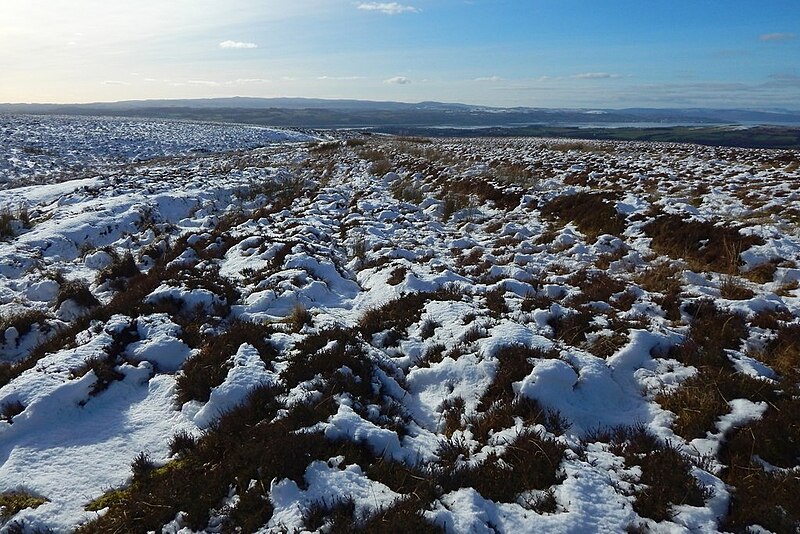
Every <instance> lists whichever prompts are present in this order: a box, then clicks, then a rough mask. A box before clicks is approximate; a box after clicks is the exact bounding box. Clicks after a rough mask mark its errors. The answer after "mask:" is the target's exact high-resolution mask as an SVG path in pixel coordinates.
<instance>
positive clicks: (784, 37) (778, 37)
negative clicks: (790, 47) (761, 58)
mask: <svg viewBox="0 0 800 534" xmlns="http://www.w3.org/2000/svg"><path fill="white" fill-rule="evenodd" d="M795 37H796V35H795V34H793V33H765V34H763V35H760V36H759V37H758V39H759V40H760V41H765V42H767V41H791V40H792V39H794V38H795Z"/></svg>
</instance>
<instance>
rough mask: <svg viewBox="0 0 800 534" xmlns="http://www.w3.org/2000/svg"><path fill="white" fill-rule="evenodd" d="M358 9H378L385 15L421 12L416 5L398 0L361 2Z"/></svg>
mask: <svg viewBox="0 0 800 534" xmlns="http://www.w3.org/2000/svg"><path fill="white" fill-rule="evenodd" d="M358 9H363V10H364V11H378V12H380V13H383V14H385V15H400V14H402V13H419V9H417V8H416V7H414V6H407V5H404V4H398V3H397V2H366V3H364V4H359V5H358Z"/></svg>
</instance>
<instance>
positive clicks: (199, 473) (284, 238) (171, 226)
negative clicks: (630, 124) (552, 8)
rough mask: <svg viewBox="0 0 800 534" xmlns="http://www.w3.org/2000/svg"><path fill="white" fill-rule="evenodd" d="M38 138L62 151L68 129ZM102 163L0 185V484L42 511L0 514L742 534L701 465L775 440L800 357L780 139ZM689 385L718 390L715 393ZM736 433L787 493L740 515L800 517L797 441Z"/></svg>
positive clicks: (380, 147)
mask: <svg viewBox="0 0 800 534" xmlns="http://www.w3.org/2000/svg"><path fill="white" fill-rule="evenodd" d="M20 120H22V121H25V120H29V119H26V118H23V119H20ZM71 120H72V119H70V120H65V123H66V124H67V125H71V124H72V123H71V122H70V121H71ZM109 123H110V124H111V126H109V127H111V128H113V129H119V130H120V131H122V132H127V134H126V135H130V136H131V137H134V136H136V135H139V132H140V129H141V125H140V124H138V123H135V124H131V123H129V122H125V121H120V122H114V121H109ZM70 127H72V126H70ZM148 127H152V128H155V129H156V130H158V128H160V127H163V128H164V129H165V130H164V131H163V132H162V131H161V130H158V135H159V136H160V135H162V134H163V135H165V136H169V135H171V133H170V132H172V130H171V128H173V127H175V125H172V124H170V125H166V126H164V125H162V126H159V127H156V126H154V125H150V126H148ZM76 128H77V127H76ZM180 128H188V126H186V125H180ZM193 135H197V136H200V137H203V136H208V137H209V138H213V137H214V136H215V132H213V131H203V132H196V133H195V134H193ZM87 137H88V138H89V139H90V140H91V139H94V138H93V137H92V136H91V135H89V136H87ZM156 137H157V136H156ZM48 139H49V140H48V141H47V142H48V143H52V146H53V147H54V150H56V151H60V150H62V149H63V150H64V151H65V152H64V153H67V152H69V150H71V149H68V148H66V146H62V145H68V144H69V143H72V142H73V141H74V140H75V137H74V136H69V135H66V136H65V137H64V138H63V139H64V141H63V142H62V141H59V140H58V138H48ZM250 139H251V138H249V137H247V136H245V138H244V140H241V143H242V146H241V147H236V146H229V145H227V144H226V143H227V141H225V142H224V144H225V146H224V149H225V150H227V149H229V148H237V149H238V148H248V146H250V145H248V143H250ZM274 139H275V138H274V137H273V140H274ZM283 139H285V140H300V139H303V138H302V137H298V136H287V137H285V138H283ZM236 142H239V141H237V140H236V139H233V140H231V144H233V145H235V144H236ZM190 144H191V143H188V144H187V143H183V144H182V145H181V146H182V147H186V146H189V145H190ZM48 146H51V145H50V144H48ZM219 148H221V147H219V146H217V145H215V146H214V147H213V148H212V150H217V149H219ZM124 150H125V154H126V156H125V158H127V161H129V162H131V163H130V164H129V165H127V166H125V167H116V168H115V167H103V169H104V170H103V171H102V172H99V173H98V174H97V176H94V177H92V178H87V179H83V180H76V181H66V182H63V181H61V180H56V181H55V183H52V184H49V185H38V186H30V187H26V188H15V189H9V190H7V191H3V192H0V203H2V204H4V205H9V206H13V205H18V204H19V203H22V202H24V203H25V204H26V205H27V207H28V208H27V209H28V218H29V223H28V224H26V225H25V227H19V226H18V227H17V228H16V231H15V232H14V233H15V235H14V236H10V237H8V238H7V239H6V240H5V241H3V242H0V257H2V258H3V262H2V264H0V313H2V315H1V316H0V317H2V319H3V322H2V325H0V326H3V328H4V329H5V332H4V333H2V335H3V337H2V338H0V341H3V340H4V341H5V342H4V343H3V344H2V345H0V350H2V356H0V360H3V361H4V362H6V364H5V365H4V366H3V367H2V369H3V374H2V375H1V376H2V377H3V381H2V382H0V385H2V387H1V388H0V406H2V407H3V412H2V413H3V414H4V415H3V416H2V420H0V495H10V494H12V493H13V492H17V493H24V494H26V495H32V496H35V497H41V498H43V499H46V502H43V503H37V504H38V506H36V507H27V508H23V509H20V510H18V511H15V513H14V514H10V515H2V516H1V517H3V520H4V521H12V520H13V521H17V522H18V525H27V526H29V527H31V528H34V527H46V528H51V529H54V530H56V531H70V530H71V529H73V528H75V527H77V526H78V525H81V524H86V526H85V527H84V528H85V529H86V531H89V532H93V531H106V530H113V529H116V528H121V529H122V530H125V529H128V530H133V531H136V530H141V531H144V530H148V529H150V530H152V529H157V530H158V529H161V528H162V526H163V527H164V528H165V529H166V530H165V531H167V532H175V531H178V530H180V529H181V528H184V529H186V530H184V532H188V531H190V530H191V531H200V530H205V531H212V532H214V531H227V530H226V529H228V528H232V527H233V526H236V525H239V526H243V525H244V526H245V527H244V529H245V531H250V530H253V531H255V530H259V529H260V530H261V531H282V530H289V531H300V530H303V529H308V530H315V529H320V528H321V529H323V530H324V529H326V528H331V527H332V526H335V525H338V526H342V525H345V524H346V525H350V526H352V527H354V528H364V529H367V530H369V529H377V530H385V529H388V528H389V525H395V524H400V525H402V524H405V525H406V527H407V528H412V527H411V526H410V525H417V527H414V528H421V527H419V525H424V526H425V528H430V529H433V530H444V531H447V532H490V531H501V532H512V531H521V532H585V531H598V530H601V529H602V530H609V531H615V532H616V531H624V530H625V529H641V530H653V531H657V532H688V531H717V530H725V529H734V530H735V529H740V528H743V527H746V526H749V525H752V524H755V523H756V520H755V519H753V518H752V517H751V516H748V515H747V513H746V512H743V511H742V509H743V504H742V501H741V499H743V498H745V497H743V496H745V495H749V494H748V493H744V491H745V490H742V493H740V494H739V495H741V496H739V497H732V495H733V494H734V493H735V492H733V491H732V488H733V487H735V486H736V485H737V484H739V483H740V480H741V479H740V478H737V477H738V474H737V471H736V470H735V469H726V466H727V465H728V464H731V465H733V464H735V462H738V461H744V460H742V458H743V457H741V456H736V455H737V454H739V453H738V452H737V451H738V450H739V449H738V448H737V447H739V444H740V441H742V440H743V439H745V437H744V430H743V429H747V430H748V432H753V429H756V431H758V430H759V429H761V428H762V427H759V426H758V425H759V424H760V423H759V422H760V421H772V422H773V423H772V424H773V426H777V427H783V428H784V430H782V431H783V432H784V434H781V435H780V436H779V438H778V439H779V440H784V441H787V440H788V441H791V440H794V439H796V438H797V436H796V431H795V430H793V429H794V428H795V427H793V426H792V424H793V423H792V422H791V420H790V419H785V420H784V419H781V418H782V417H787V418H788V417H790V416H789V414H790V413H794V412H792V410H791V408H793V407H796V401H797V395H798V392H797V379H798V376H797V367H798V366H800V361H797V352H796V350H797V346H796V344H797V339H798V337H797V335H796V331H797V329H796V325H797V324H798V317H800V300H799V299H798V289H797V286H798V284H797V282H798V280H800V269H798V264H797V261H798V259H799V257H800V233H799V232H798V229H797V222H798V219H797V216H798V214H799V213H800V211H798V208H800V199H799V198H798V195H797V193H796V186H797V181H798V175H797V171H796V169H792V168H791V165H789V163H790V161H791V160H792V158H796V156H797V154H791V153H786V152H770V151H747V150H738V149H736V150H734V149H726V150H724V151H723V150H716V149H713V148H701V147H694V146H681V145H657V144H647V143H636V144H625V143H613V144H612V143H603V144H593V143H590V142H575V143H565V142H561V141H558V142H557V141H551V140H494V139H492V140H460V141H441V142H437V143H429V142H422V140H403V139H392V138H370V139H366V140H352V139H351V140H350V141H348V142H345V141H344V140H343V141H341V142H338V141H334V142H327V143H319V144H316V145H314V144H293V143H289V144H281V145H274V146H270V147H267V148H259V149H253V150H242V151H240V152H236V153H225V154H209V155H196V156H193V157H183V158H181V159H179V160H165V161H162V160H153V161H146V162H138V163H137V162H136V159H137V158H138V157H139V154H140V153H142V152H141V151H136V150H134V151H130V150H128V149H127V148H125V149H124ZM148 150H150V149H148ZM152 150H154V151H164V150H166V151H167V152H168V150H169V149H164V148H161V147H159V148H153V149H152ZM91 152H93V153H95V151H94V149H93V150H91ZM167 152H165V153H167ZM110 153H111V152H110V151H107V150H106V149H105V148H103V146H102V144H101V146H99V147H98V148H97V151H96V154H97V155H98V158H100V159H102V160H103V161H108V159H107V158H110V157H111V156H109V154H110ZM145 153H148V154H150V153H154V152H148V151H145ZM592 195H596V196H592ZM578 199H580V200H581V201H582V202H584V203H585V204H583V205H581V204H576V207H570V206H572V204H570V202H573V203H575V202H577V200H578ZM675 214H677V217H675V218H674V219H673V218H670V216H671V215H675ZM689 223H691V224H689ZM695 223H696V224H695ZM706 223H709V224H708V225H706V226H703V224H706ZM687 224H688V226H687ZM692 224H694V226H692ZM681 225H683V226H681ZM715 225H716V226H715ZM739 226H741V228H742V229H741V230H740V231H739V230H736V229H735V228H736V227H739ZM714 228H716V229H717V230H714ZM725 228H728V229H730V228H734V232H735V233H724V232H722V230H720V229H725ZM664 229H665V230H664ZM676 229H677V230H676ZM662 230H663V231H662ZM691 232H697V233H698V236H699V237H698V240H697V241H696V242H692V241H691V240H685V242H683V245H682V246H683V247H684V248H682V249H679V252H675V250H676V247H672V248H670V246H669V245H670V243H672V241H671V240H670V239H668V237H669V236H671V237H674V236H675V235H676V234H678V235H681V236H683V237H686V236H687V235H688V234H690V233H691ZM703 232H706V233H705V234H703ZM665 235H666V236H668V237H665ZM717 241H719V243H717ZM687 243H688V244H687ZM717 245H719V249H720V251H721V252H719V253H717V254H716V255H712V254H711V252H712V249H714V247H715V246H717ZM726 251H727V252H726ZM127 252H130V254H131V259H132V262H131V261H130V260H129V261H128V263H126V260H125V255H126V253H127ZM726 253H727V254H728V256H724V255H725V254H726ZM676 256H680V257H676ZM723 256H724V257H723ZM731 258H732V259H731ZM731 262H733V263H731ZM731 265H732V267H731ZM125 266H127V268H126V269H123V267H125ZM114 269H117V270H114ZM665 273H666V274H665ZM764 273H766V274H764ZM76 287H78V288H83V291H82V292H81V291H76V290H75V288H76ZM68 289H69V290H71V291H72V292H71V293H70V292H69V291H67V290H68ZM86 290H88V291H89V292H90V293H91V295H93V296H94V297H95V298H96V299H97V303H96V304H94V305H92V304H91V302H89V301H87V300H86V294H85V293H86ZM671 298H672V299H673V300H670V299H671ZM734 325H740V328H739V329H738V330H736V331H735V332H734V333H733V334H732V333H731V332H733V327H734ZM792 336H795V337H792ZM793 350H794V351H795V352H793ZM693 380H694V382H693ZM698 381H701V383H704V384H705V386H706V387H707V388H708V389H710V390H711V389H714V387H716V388H717V390H719V391H720V394H719V398H718V397H716V396H714V395H712V397H711V398H710V399H709V400H708V402H707V403H706V404H707V405H709V406H710V405H713V406H714V407H713V408H708V407H707V405H706V404H703V403H702V402H700V401H698V400H697V398H699V397H698V395H699V393H697V392H696V389H697V386H696V383H697V382H698ZM702 381H707V382H702ZM701 389H702V388H701ZM253 391H257V392H258V394H257V395H256V396H254V397H248V394H249V393H250V392H253ZM723 392H724V394H723ZM693 395H694V396H693ZM721 399H722V400H721ZM720 402H721V406H720ZM696 405H698V406H700V408H697V409H696ZM778 406H779V407H784V408H785V409H784V410H777V411H776V408H775V407H778ZM701 410H706V411H704V412H703V414H705V415H706V416H707V420H706V419H703V420H702V421H699V422H698V421H695V419H693V418H692V415H691V414H693V413H696V412H699V411H701ZM775 421H783V423H782V424H779V425H775V424H774V422H775ZM176 433H178V434H179V435H183V436H185V437H186V439H188V440H189V441H192V438H191V436H194V440H193V441H192V443H193V445H186V446H185V447H184V448H181V447H180V446H178V445H176V443H177V442H176V439H173V436H174V435H175V434H176ZM181 433H182V434H181ZM764 443H767V442H766V441H765V442H764ZM754 450H755V449H754ZM242 451H248V452H247V453H245V452H242ZM758 451H760V452H759V455H756V456H752V457H751V456H747V458H746V461H747V462H750V461H752V462H754V464H753V465H756V466H759V467H758V469H760V470H761V472H763V477H765V478H764V480H765V482H764V483H765V484H767V485H769V486H771V487H780V488H789V490H786V491H784V492H783V493H781V494H780V495H779V496H777V497H774V499H775V501H774V502H775V504H774V507H775V508H774V510H773V511H772V512H770V513H771V514H772V515H769V516H768V517H766V519H765V521H767V524H766V525H765V527H766V528H772V529H775V530H780V529H781V528H783V527H785V526H786V525H789V526H791V525H792V524H795V525H797V521H798V520H799V519H798V517H797V514H796V510H795V511H792V510H791V506H790V505H789V504H785V503H784V501H783V500H781V499H784V500H785V499H787V498H790V497H787V495H789V496H791V494H792V492H791V491H790V490H791V487H792V486H791V484H792V483H793V482H792V481H791V480H792V477H793V475H792V474H791V473H795V472H796V470H797V469H798V467H797V466H798V458H797V456H796V454H795V455H794V456H793V455H792V454H791V452H790V453H788V454H787V453H783V452H781V451H779V450H776V449H774V448H770V447H768V446H767V445H763V444H759V445H758ZM140 453H145V457H142V458H144V460H142V458H140V459H139V460H137V461H136V462H134V459H135V458H137V455H139V454H140ZM145 460H147V461H145ZM150 461H151V462H152V464H150V463H149V462H150ZM132 462H133V463H134V468H133V470H132V468H131V465H132ZM758 462H761V463H758ZM137 465H138V467H137ZM403 473H407V474H403ZM665 473H670V474H671V475H674V477H672V478H670V477H669V476H667V475H666V474H665ZM759 476H762V475H759ZM194 478H196V479H197V480H194V481H193V482H192V483H188V482H187V483H186V484H176V481H180V480H184V481H188V480H193V479H194ZM662 481H663V482H662ZM193 484H197V485H196V486H195V485H193ZM670 484H674V485H678V486H680V488H679V489H678V490H677V493H676V490H675V488H674V487H672V486H670ZM181 486H185V487H188V488H195V489H194V490H191V491H196V492H197V494H191V491H190V490H186V491H190V496H189V497H187V496H186V495H185V494H184V493H181V492H182V491H183V490H182V489H180V487H181ZM662 486H663V487H662ZM681 488H682V489H681ZM676 494H677V495H679V496H680V497H676V496H675V495H676ZM737 498H738V499H739V500H738V501H737V500H736V499H737ZM98 499H100V500H99V501H98ZM148 499H149V500H148ZM182 499H186V500H182ZM0 502H2V501H0ZM142 502H146V503H147V506H145V507H142V506H143V505H142V504H141V503H142ZM204 503H208V505H206V504H204ZM137 507H138V508H137ZM124 510H130V511H131V513H129V514H126V513H123V511H124ZM133 510H145V511H146V515H147V517H146V518H144V519H141V518H140V519H136V520H133V519H130V518H131V517H134V516H135V513H133V512H132V511H133ZM781 510H785V512H781ZM142 513H145V512H142ZM787 514H788V515H787ZM124 517H127V518H128V519H124ZM128 520H130V521H133V523H125V522H124V521H128ZM93 521H94V523H92V522H93ZM136 521H139V522H138V523H137V522H136ZM392 521H398V523H393V522H392ZM411 521H414V522H415V523H411ZM792 521H794V522H795V523H792ZM776 525H777V527H776Z"/></svg>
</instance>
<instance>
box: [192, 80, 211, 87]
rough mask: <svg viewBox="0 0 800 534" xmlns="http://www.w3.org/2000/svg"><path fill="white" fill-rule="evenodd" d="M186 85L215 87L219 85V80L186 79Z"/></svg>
mask: <svg viewBox="0 0 800 534" xmlns="http://www.w3.org/2000/svg"><path fill="white" fill-rule="evenodd" d="M186 83H187V85H203V86H206V87H216V86H218V85H219V82H212V81H209V80H188V81H187V82H186Z"/></svg>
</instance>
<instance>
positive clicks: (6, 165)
mask: <svg viewBox="0 0 800 534" xmlns="http://www.w3.org/2000/svg"><path fill="white" fill-rule="evenodd" d="M306 138H307V136H305V135H303V134H298V133H296V132H290V131H286V130H275V129H270V128H263V127H259V126H240V125H227V124H199V123H194V122H186V121H164V120H147V119H119V118H98V117H53V116H37V115H5V114H0V188H2V187H9V186H13V185H15V184H17V183H19V182H22V183H44V182H52V181H53V180H55V179H67V178H74V176H75V175H76V174H83V175H86V176H90V175H93V174H96V173H97V172H102V171H103V170H106V169H108V168H113V167H120V166H124V165H128V164H131V163H136V162H141V161H144V160H150V159H154V158H163V157H176V156H185V155H196V154H208V153H215V152H224V151H229V150H247V149H252V148H256V147H261V146H265V145H269V144H272V143H275V142H282V141H302V140H303V139H306Z"/></svg>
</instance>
